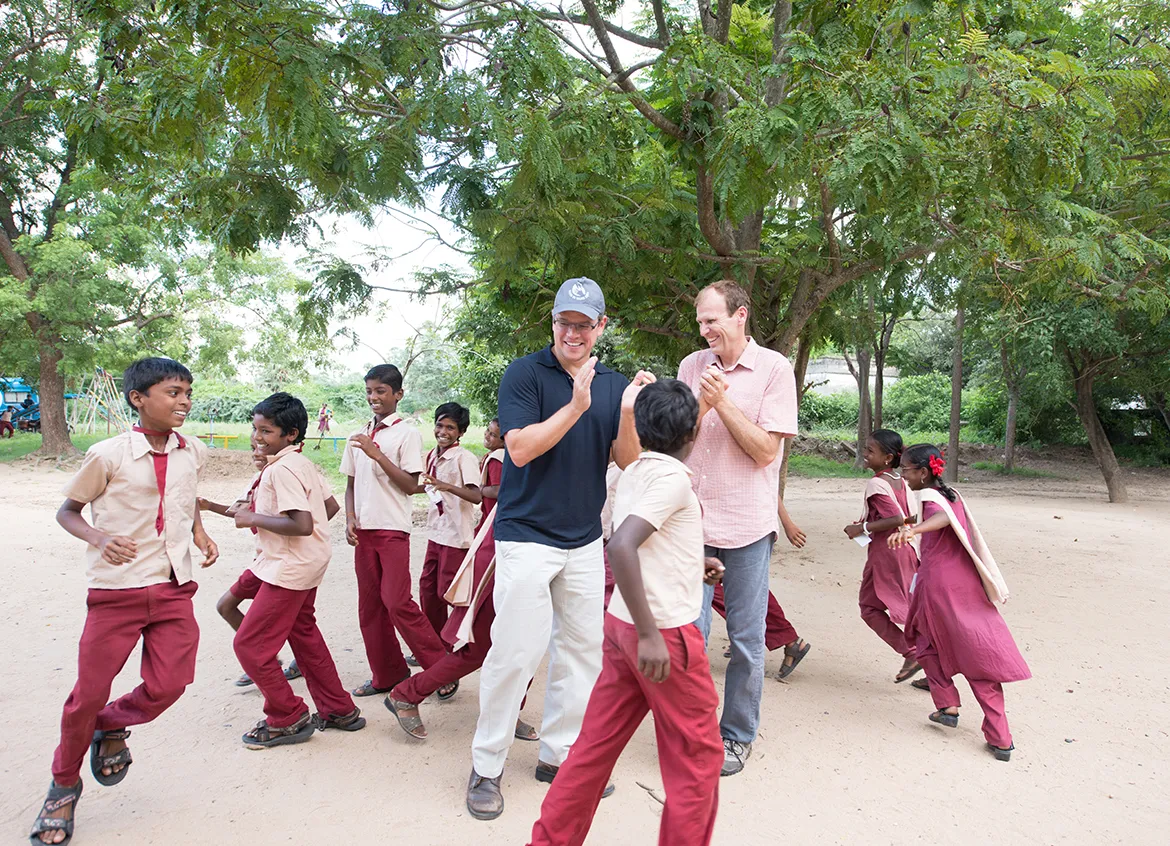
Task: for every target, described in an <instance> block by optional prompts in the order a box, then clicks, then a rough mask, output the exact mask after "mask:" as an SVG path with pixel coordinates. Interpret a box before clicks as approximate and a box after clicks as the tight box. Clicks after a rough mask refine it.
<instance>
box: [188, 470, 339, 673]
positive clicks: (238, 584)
mask: <svg viewBox="0 0 1170 846" xmlns="http://www.w3.org/2000/svg"><path fill="white" fill-rule="evenodd" d="M252 463H253V464H254V465H256V476H255V478H253V479H252V485H251V487H249V488H248V490H247V492H245V493H244V495H243V496H242V497H240V498H239V499H237V500H236V501H235V502H233V503H232V504H231V505H223V504H221V503H218V502H212V501H210V500H208V499H204V498H203V497H199V500H198V502H199V510H200V511H210V512H211V513H212V514H219V515H222V516H224V517H231V518H232V519H235V516H236V512H237V511H239V510H241V509H250V508H252V496H253V494H254V493H255V492H256V486H257V485H259V484H260V473H261V472H262V471H263V470H264V468H265V467H266V466H267V465H268V457H267V456H265V455H264V453H262V452H254V453H252ZM340 510H341V507H340V506H339V505H338V504H337V500H336V499H335V498H334V497H333V496H332V495H330V497H329V498H328V499H327V500H325V516H326V517H327V518H328V519H330V520H332V519H333V517H334V515H335V514H337V512H338V511H340ZM256 551H257V552H259V551H260V550H259V548H257V550H256ZM258 590H260V580H259V579H257V578H256V575H255V574H254V573H253V572H252V571H251V570H244V572H243V573H241V574H240V577H239V578H238V579H236V581H235V583H234V584H233V585H232V586H231V587H230V588H228V589H227V590H226V591H225V592H224V594H223V596H221V597H220V598H219V599H218V600H216V603H215V610H216V611H218V612H219V616H221V617H223V618H224V620H226V621H227V624H228V625H229V626H231V627H232V631H237V632H238V631H239V630H240V623H242V622H244V612H242V611H241V610H240V606H241V605H242V604H243V603H244V602H245V601H247V600H251V599H255V598H256V592H257V591H258ZM276 662H277V663H278V664H283V663H284V662H283V661H281V660H280V659H279V658H277V661H276ZM284 677H285V678H286V679H288V680H289V681H293V680H294V679H299V678H300V677H301V670H300V668H299V667H298V666H297V662H296V659H295V658H294V659H293V661H292V663H291V664H289V665H288V667H287V668H286V669H285V671H284ZM253 684H255V682H253V681H252V677H251V676H249V675H248V674H247V673H243V674H242V675H241V676H240V677H239V678H238V679H236V687H251V686H252V685H253Z"/></svg>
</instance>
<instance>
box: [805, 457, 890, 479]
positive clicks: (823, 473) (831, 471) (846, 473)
mask: <svg viewBox="0 0 1170 846" xmlns="http://www.w3.org/2000/svg"><path fill="white" fill-rule="evenodd" d="M788 470H789V471H790V472H792V473H795V474H796V475H798V476H808V477H809V478H813V479H864V478H866V477H867V476H870V475H871V473H870V472H869V471H868V470H866V469H864V468H861V469H858V468H856V467H854V466H853V465H852V464H848V463H846V462H844V461H831V460H829V459H828V458H824V457H823V456H820V455H793V456H789V458H788Z"/></svg>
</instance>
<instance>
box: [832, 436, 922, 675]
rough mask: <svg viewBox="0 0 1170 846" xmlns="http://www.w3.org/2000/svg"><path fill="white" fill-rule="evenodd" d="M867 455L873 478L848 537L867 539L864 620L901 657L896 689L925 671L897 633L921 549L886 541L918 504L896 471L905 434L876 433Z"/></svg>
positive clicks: (911, 645)
mask: <svg viewBox="0 0 1170 846" xmlns="http://www.w3.org/2000/svg"><path fill="white" fill-rule="evenodd" d="M864 455H865V466H866V467H868V468H869V469H870V470H872V471H873V478H872V479H870V480H869V481H868V482H867V483H866V485H865V495H864V497H863V507H862V512H861V519H859V520H858V521H857V522H855V523H850V524H849V525H848V526H846V527H845V534H846V535H848V536H849V537H850V538H852V539H857V538H863V539H866V538H868V540H863V541H861V542H863V543H865V544H866V558H865V570H864V571H863V572H862V575H861V591H860V593H859V594H858V605H859V606H860V608H861V619H862V620H864V621H865V624H866V625H867V626H869V627H870V628H871V629H873V630H874V632H876V633H877V636H878V637H880V638H881V639H882V640H884V641H885V642H886V643H887V644H888V645H889V646H890V648H891V649H893V650H894V651H895V652H897V653H898V654H899V655H901V656H902V658H903V662H902V668H901V669H900V670H899V671H898V673H897V675H895V676H894V682H895V684H901V683H902V682H904V681H906V680H907V679H910V678H913V677H914V676H915V675H916V674H917V673H918V672H919V671H920V670H921V669H922V666H921V665H920V664H919V663H918V661H917V660H916V659H915V657H914V643H913V642H912V641H910V640H907V638H906V636H905V634H904V633H903V632H902V629H901V628H899V626H901V625H905V623H906V615H907V613H908V612H909V610H910V583H911V581H912V580H913V578H914V573H915V571H916V570H917V569H918V549H917V547H916V545H906V546H901V547H899V548H897V549H892V548H890V546H889V544H888V543H887V541H888V540H889V538H890V535H892V534H894V532H896V531H897V530H898V528H899V527H901V526H903V525H905V523H906V522H907V520H909V519H910V515H911V514H912V513H913V512H912V510H911V509H912V508H913V509H917V505H916V504H915V503H914V497H913V495H911V494H910V493H909V489H908V488H907V487H906V484H905V482H903V480H902V476H901V474H900V473H899V472H898V466H899V464H900V463H901V458H902V436H901V435H899V434H898V433H897V432H893V431H891V430H889V429H876V430H875V431H874V432H873V434H871V435H870V436H869V440H868V441H867V442H866V445H865V453H864ZM911 684H912V685H913V686H914V687H917V688H919V689H920V690H929V689H930V688H929V685H928V683H927V682H926V681H925V680H923V679H919V680H918V681H915V682H912V683H911Z"/></svg>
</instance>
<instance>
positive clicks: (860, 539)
mask: <svg viewBox="0 0 1170 846" xmlns="http://www.w3.org/2000/svg"><path fill="white" fill-rule="evenodd" d="M872 540H873V538H871V537H870V536H869V535H858V536H857V537H855V538H854V539H853V542H854V543H855V544H857V545H858V546H861V547H866V546H869V544H870V541H872Z"/></svg>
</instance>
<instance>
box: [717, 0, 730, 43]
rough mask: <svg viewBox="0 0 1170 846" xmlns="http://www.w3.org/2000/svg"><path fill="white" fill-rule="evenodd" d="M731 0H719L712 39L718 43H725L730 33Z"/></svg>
mask: <svg viewBox="0 0 1170 846" xmlns="http://www.w3.org/2000/svg"><path fill="white" fill-rule="evenodd" d="M734 5H735V4H734V2H733V0H719V12H718V14H717V16H716V18H715V33H714V36H713V37H714V39H715V40H716V41H718V42H719V43H720V44H726V43H727V39H728V36H729V35H730V34H731V9H732V7H733V6H734Z"/></svg>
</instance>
